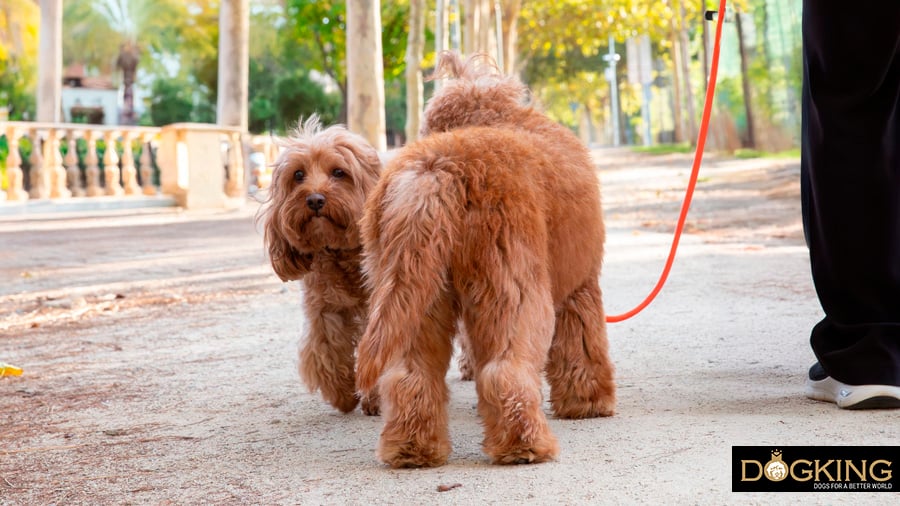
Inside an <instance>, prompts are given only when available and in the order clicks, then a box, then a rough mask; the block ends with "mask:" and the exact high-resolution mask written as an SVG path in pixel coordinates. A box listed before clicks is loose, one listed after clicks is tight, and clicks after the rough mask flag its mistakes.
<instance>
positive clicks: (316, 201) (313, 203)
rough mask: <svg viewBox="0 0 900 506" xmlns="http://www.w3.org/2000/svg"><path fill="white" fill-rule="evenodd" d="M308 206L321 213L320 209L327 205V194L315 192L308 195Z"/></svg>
mask: <svg viewBox="0 0 900 506" xmlns="http://www.w3.org/2000/svg"><path fill="white" fill-rule="evenodd" d="M306 206H307V207H309V208H310V209H312V210H313V211H315V212H316V214H317V215H318V214H319V210H321V209H322V208H323V207H325V195H322V194H321V193H313V194H312V195H310V196H308V197H306Z"/></svg>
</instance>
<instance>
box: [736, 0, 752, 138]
mask: <svg viewBox="0 0 900 506" xmlns="http://www.w3.org/2000/svg"><path fill="white" fill-rule="evenodd" d="M734 21H735V23H736V28H737V38H738V51H740V54H741V85H742V87H743V90H744V110H745V111H746V114H747V147H748V148H755V147H756V137H755V135H754V131H753V107H752V105H751V104H752V102H753V100H752V99H753V97H752V95H751V94H750V75H749V72H748V70H747V65H748V63H747V46H746V44H744V30H743V27H742V26H741V13H740V12H736V13H735V15H734Z"/></svg>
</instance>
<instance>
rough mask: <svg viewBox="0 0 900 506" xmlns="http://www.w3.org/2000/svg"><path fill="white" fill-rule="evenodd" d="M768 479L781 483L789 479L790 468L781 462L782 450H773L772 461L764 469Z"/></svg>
mask: <svg viewBox="0 0 900 506" xmlns="http://www.w3.org/2000/svg"><path fill="white" fill-rule="evenodd" d="M764 471H765V473H766V478H768V479H770V480H772V481H781V480H783V479H785V478H787V477H788V467H787V466H786V465H784V461H783V460H781V450H772V460H770V461H769V462H768V463H767V464H766V467H765V469H764Z"/></svg>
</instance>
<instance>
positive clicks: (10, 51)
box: [0, 0, 40, 121]
mask: <svg viewBox="0 0 900 506" xmlns="http://www.w3.org/2000/svg"><path fill="white" fill-rule="evenodd" d="M39 23H40V9H39V7H38V6H37V3H36V2H31V1H29V0H3V1H0V107H4V106H5V107H7V113H8V116H9V119H10V120H13V121H16V120H24V119H34V117H35V103H34V95H33V93H34V88H35V86H36V84H37V62H38V58H37V52H38V45H39V39H38V35H39V34H38V25H39Z"/></svg>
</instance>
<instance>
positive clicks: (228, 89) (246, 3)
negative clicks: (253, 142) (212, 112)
mask: <svg viewBox="0 0 900 506" xmlns="http://www.w3.org/2000/svg"><path fill="white" fill-rule="evenodd" d="M249 82H250V0H222V2H221V3H220V4H219V84H218V93H217V103H216V122H217V123H218V124H220V125H225V126H235V127H238V128H240V129H241V130H247V118H248V109H247V103H248V97H249V91H248V88H249Z"/></svg>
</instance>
